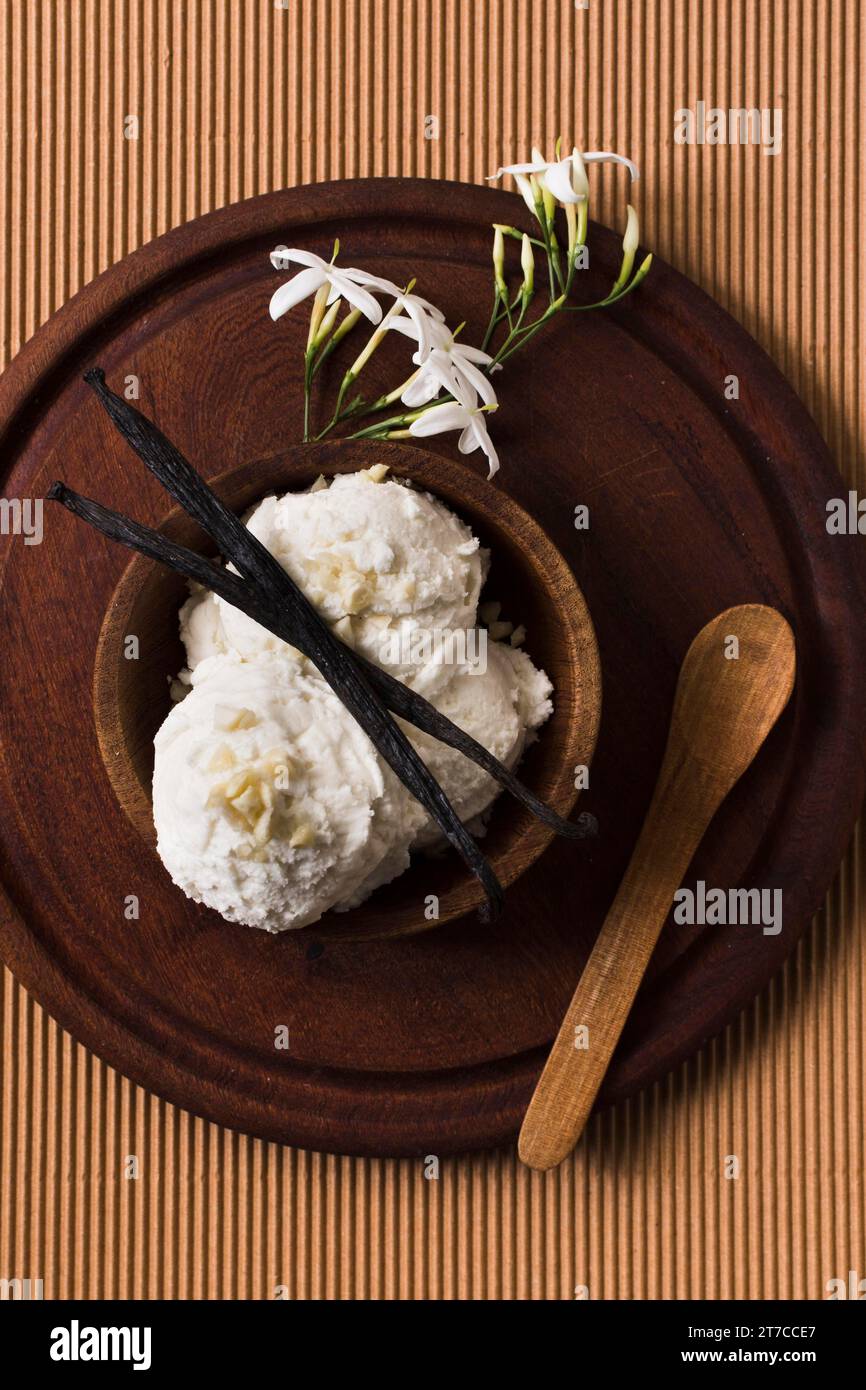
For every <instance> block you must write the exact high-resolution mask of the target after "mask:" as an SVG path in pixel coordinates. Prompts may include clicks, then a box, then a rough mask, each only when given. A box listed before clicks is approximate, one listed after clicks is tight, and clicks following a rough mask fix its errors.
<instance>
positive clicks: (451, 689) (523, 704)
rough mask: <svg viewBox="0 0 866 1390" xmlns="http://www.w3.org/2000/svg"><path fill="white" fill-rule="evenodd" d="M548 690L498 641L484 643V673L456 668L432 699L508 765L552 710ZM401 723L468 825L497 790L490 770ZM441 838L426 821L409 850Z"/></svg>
mask: <svg viewBox="0 0 866 1390" xmlns="http://www.w3.org/2000/svg"><path fill="white" fill-rule="evenodd" d="M551 690H552V687H551V684H550V681H549V680H548V679H547V676H546V675H545V674H544V672H543V671H539V670H538V668H537V667H536V666H533V664H532V662H531V661H530V659H529V657H528V656H527V655H526V653H525V652H522V651H519V650H518V649H517V648H515V647H510V646H507V645H506V644H505V643H502V642H488V644H487V669H486V671H483V672H482V671H473V670H472V669H471V668H467V667H463V668H460V669H458V670H456V671H455V672H454V674H453V675H452V677H451V680H450V681H449V683H448V685H447V686H446V687H445V689H444V690H443V691H442V693H441V694H440V695H438V696H437V697H436V698H435V699H434V700H433V702H432V703H433V704H435V706H436V708H437V709H438V710H439V711H440V713H442V714H444V715H446V716H447V717H448V718H449V719H450V720H451V722H452V723H453V724H457V725H458V726H459V727H460V728H461V729H463V730H464V731H465V732H466V733H467V734H471V735H472V737H473V738H474V739H476V740H477V742H478V743H480V744H483V746H484V747H485V748H486V749H488V751H489V752H491V753H492V754H493V755H494V757H496V758H498V759H499V761H500V762H501V763H504V764H505V766H506V767H508V768H513V767H515V766H516V764H517V763H518V762H519V760H520V757H521V754H522V753H523V750H524V748H525V746H526V741H527V737H528V736H529V735H531V733H532V732H533V731H534V730H535V729H537V728H538V727H539V725H540V724H543V723H544V721H545V719H547V717H548V715H549V714H550V713H551V711H552V708H553V706H552V705H551V702H550V694H551ZM405 727H406V732H407V733H408V734H409V736H410V738H411V740H412V742H413V743H414V745H415V747H416V748H417V749H418V752H419V753H420V754H421V757H422V758H423V759H424V761H425V763H426V764H427V766H428V767H429V768H430V771H431V772H432V773H433V776H434V777H435V778H436V780H437V782H438V783H439V784H440V786H441V787H442V788H443V790H444V791H445V793H446V795H447V796H448V799H449V801H450V802H451V804H452V805H453V807H454V809H455V811H456V812H457V814H458V816H459V817H460V819H461V820H462V821H464V822H467V823H469V822H471V821H474V820H475V819H476V818H477V817H478V816H480V815H481V814H482V812H484V811H486V810H487V808H488V807H489V805H490V803H491V802H492V801H493V799H494V797H495V796H496V795H497V792H498V791H499V785H498V783H497V782H494V780H493V778H492V777H491V776H490V775H489V773H487V772H483V771H482V769H481V768H480V767H479V766H478V764H477V763H474V762H471V761H470V759H469V758H465V757H464V756H463V754H462V753H458V752H457V750H456V749H455V748H449V747H448V745H447V744H445V743H440V742H439V740H438V739H435V738H431V736H430V735H429V734H425V733H422V732H420V731H419V730H418V729H414V728H411V727H410V726H409V725H406V726H405ZM473 828H475V829H477V827H473ZM442 838H443V837H442V835H441V832H440V831H439V828H438V826H437V825H436V824H435V822H434V821H432V820H429V819H427V820H425V823H424V825H423V826H422V827H421V829H420V830H419V832H418V834H417V835H416V836H415V839H414V841H413V844H412V848H413V849H417V848H424V847H432V846H434V845H438V844H440V843H441V842H442Z"/></svg>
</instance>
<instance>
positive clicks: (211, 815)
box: [153, 652, 425, 932]
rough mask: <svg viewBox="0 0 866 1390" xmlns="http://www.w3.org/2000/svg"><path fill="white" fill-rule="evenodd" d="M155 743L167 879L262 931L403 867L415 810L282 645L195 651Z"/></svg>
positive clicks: (332, 699)
mask: <svg viewBox="0 0 866 1390" xmlns="http://www.w3.org/2000/svg"><path fill="white" fill-rule="evenodd" d="M155 754H156V756H155V766H154V776H153V812H154V822H155V825H156V831H157V848H158V850H159V854H160V856H161V858H162V860H163V862H164V864H165V866H166V868H167V869H168V871H169V873H170V874H171V877H172V878H173V880H174V882H175V883H176V884H178V886H179V887H180V888H182V889H183V891H184V892H185V893H186V894H187V896H188V897H191V898H194V899H195V901H196V902H203V903H206V904H207V905H208V906H209V907H212V908H214V909H215V910H216V911H217V912H219V913H221V914H222V916H223V917H226V918H228V920H229V921H233V922H242V923H246V924H247V925H248V926H253V927H264V928H266V929H267V930H268V931H274V932H275V931H284V930H286V929H287V928H291V927H303V926H306V925H308V924H309V923H310V922H315V921H316V920H317V919H318V918H319V917H320V916H321V915H322V913H323V912H325V911H327V909H328V908H330V907H332V906H333V905H334V904H335V903H337V902H340V901H343V900H346V901H353V900H354V898H355V897H356V895H357V893H358V890H359V888H360V886H361V885H362V884H363V883H365V882H370V883H371V884H373V886H376V885H377V884H378V883H383V882H387V881H388V879H389V878H391V877H393V876H395V875H396V874H398V873H401V872H402V871H403V869H405V868H406V866H407V864H408V862H409V852H408V844H409V839H410V838H411V833H412V832H414V830H416V829H417V828H418V827H419V826H420V825H421V824H422V823H423V821H424V819H425V813H424V811H423V810H422V808H421V807H420V806H419V805H418V803H417V802H411V799H409V800H408V801H407V798H406V797H405V796H404V795H403V788H402V785H401V783H400V782H399V780H398V779H397V778H396V777H395V776H394V774H393V773H392V772H391V770H390V768H388V767H387V766H386V765H385V764H384V763H383V762H382V760H381V759H380V758H379V756H378V755H377V753H376V750H375V749H374V747H373V745H372V744H371V742H370V740H369V739H368V738H367V735H366V734H365V733H364V732H363V731H362V729H361V728H360V727H359V726H358V724H357V723H356V722H355V720H354V719H353V718H352V716H351V715H350V714H349V713H348V711H347V710H346V709H345V707H344V705H343V704H342V703H341V701H340V700H339V699H338V698H337V697H336V696H335V695H334V694H333V692H332V691H331V690H330V689H329V687H328V686H327V685H326V683H325V682H324V681H323V680H322V678H321V676H320V675H319V674H318V672H317V671H316V670H315V669H314V668H313V667H312V666H311V665H310V664H309V663H308V662H306V661H304V660H303V659H299V658H295V657H292V656H291V655H290V654H289V655H286V654H282V653H268V652H265V653H260V654H259V655H258V657H257V658H256V660H255V661H254V662H249V661H244V660H242V659H241V658H240V657H238V656H237V655H234V654H228V655H225V654H224V655H217V656H213V657H209V658H207V659H206V660H204V661H202V662H200V663H199V665H198V666H197V667H196V670H195V672H194V673H193V676H192V687H191V689H190V691H189V693H188V694H187V696H186V698H185V699H184V700H183V701H182V702H181V703H179V704H178V705H176V706H175V708H174V709H173V710H172V711H171V712H170V714H169V715H168V717H167V718H166V720H165V722H164V724H163V725H162V727H161V729H160V730H159V732H158V734H157V736H156V739H155ZM410 802H411V804H410ZM407 832H410V833H409V834H408V837H407Z"/></svg>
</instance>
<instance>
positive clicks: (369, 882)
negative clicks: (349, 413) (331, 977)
mask: <svg viewBox="0 0 866 1390" xmlns="http://www.w3.org/2000/svg"><path fill="white" fill-rule="evenodd" d="M245 520H246V524H247V526H248V527H249V528H250V530H251V531H252V532H253V533H254V534H255V535H256V536H257V537H258V538H259V539H260V540H261V541H262V542H263V544H265V545H266V546H267V548H268V549H269V550H270V551H271V552H272V553H273V554H274V555H275V556H276V558H277V559H278V560H279V561H280V564H281V565H282V566H283V567H284V569H286V570H287V571H288V573H289V574H290V575H291V576H292V578H293V579H294V580H295V581H296V583H297V584H298V585H299V586H300V587H301V588H302V589H303V591H304V593H305V594H306V595H307V597H308V598H309V599H310V601H311V602H312V603H313V604H314V606H315V607H316V608H317V610H318V611H319V613H320V614H321V615H322V617H323V618H324V619H325V621H326V622H327V623H328V624H329V625H330V626H331V628H332V630H333V631H334V632H335V633H336V634H337V635H338V636H339V637H341V638H342V640H343V641H345V642H347V643H348V644H349V645H350V646H351V647H353V648H354V649H355V650H356V651H358V652H360V653H362V654H363V655H364V656H366V657H367V658H368V659H369V660H371V661H374V662H376V663H377V664H379V665H381V666H386V667H387V668H388V669H389V670H390V671H391V672H392V673H393V674H394V675H395V676H397V677H398V678H399V679H400V680H402V681H404V682H406V683H407V684H409V685H411V686H412V687H413V688H414V689H415V690H417V691H418V693H419V694H422V695H423V696H424V697H425V699H427V700H429V701H430V702H431V703H432V704H433V705H435V707H436V708H437V709H439V710H440V711H441V712H442V713H443V714H445V715H447V717H448V718H449V719H451V720H452V721H453V722H454V723H455V724H458V725H459V726H460V727H461V728H462V729H464V730H465V731H466V732H467V733H469V734H471V735H472V736H473V737H474V738H475V739H477V740H478V742H479V743H482V744H483V745H484V746H485V747H486V748H488V749H489V750H490V751H491V752H492V753H493V754H494V755H495V756H496V757H497V758H498V759H499V760H500V761H501V762H503V763H505V764H506V765H507V766H508V767H513V766H515V764H516V763H517V761H518V760H519V758H520V757H521V755H522V753H523V751H524V748H525V747H526V745H527V743H528V742H529V741H530V740H531V739H532V738H533V737H534V736H535V732H536V730H537V729H538V728H539V727H540V725H541V724H543V723H544V721H545V720H546V719H547V718H548V716H549V715H550V713H551V710H552V705H551V699H550V696H551V685H550V681H549V680H548V679H547V676H546V675H545V674H544V672H543V671H540V670H539V669H538V668H537V667H536V666H535V665H534V664H533V663H532V661H531V659H530V658H529V656H528V655H527V654H526V653H525V652H524V651H523V650H522V647H521V645H520V644H521V642H522V639H523V636H524V634H523V633H522V631H520V630H518V631H517V632H515V631H514V630H513V629H512V628H511V625H510V624H509V623H507V622H505V621H503V619H502V617H501V616H500V614H499V611H498V605H496V604H492V605H481V611H482V615H483V616H484V617H485V618H486V619H487V626H486V627H484V628H479V627H478V619H479V601H480V597H481V590H482V587H483V585H484V581H485V579H486V577H487V570H488V567H489V556H488V554H487V552H486V551H484V550H483V549H482V548H481V547H480V545H479V543H478V540H477V539H476V538H475V537H474V536H473V534H472V532H471V529H470V528H469V527H468V526H467V525H466V524H465V523H464V522H463V521H461V520H460V518H459V517H457V516H456V515H455V514H454V513H453V512H452V511H451V510H450V508H448V507H447V506H446V505H445V504H444V503H443V502H441V501H440V500H439V499H437V498H435V497H432V496H431V495H430V494H428V493H425V492H423V491H421V490H420V489H417V488H415V487H412V486H410V485H407V484H406V483H403V482H398V481H396V480H394V479H391V478H389V477H388V476H387V469H386V468H385V467H384V466H383V465H379V466H377V467H374V468H371V469H365V470H363V471H362V472H357V473H347V474H340V475H338V476H337V477H335V478H334V479H333V481H332V482H331V483H330V484H327V483H326V482H325V481H324V479H320V480H319V481H318V482H317V483H316V484H315V485H314V486H313V488H311V489H310V490H309V491H306V492H297V493H286V494H285V495H284V496H281V497H276V496H269V497H266V498H265V499H264V500H263V501H262V502H260V503H259V504H258V506H256V507H255V508H253V510H252V511H251V512H250V514H249V515H248V516H247V517H246V518H245ZM180 627H181V637H182V639H183V642H184V646H185V649H186V653H187V666H186V668H185V669H184V670H183V671H182V672H181V673H180V675H179V677H178V680H177V681H176V682H174V685H173V693H174V695H175V698H176V699H177V703H176V704H175V706H174V708H173V709H172V710H171V711H170V713H169V715H168V716H167V718H166V720H165V722H164V723H163V725H162V727H161V728H160V730H159V732H158V734H157V736H156V740H155V755H156V756H155V768H154V782H153V805H154V820H155V824H156V829H157V843H158V849H159V853H160V855H161V857H162V859H163V862H164V863H165V865H166V868H167V869H168V871H169V873H170V874H171V876H172V878H173V879H174V881H175V883H177V884H178V886H179V887H181V888H182V889H183V891H184V892H185V893H186V894H187V895H188V896H189V897H191V898H193V899H195V900H196V901H198V902H204V903H206V904H207V905H208V906H209V907H212V908H214V909H215V910H216V911H218V912H220V913H221V914H222V915H223V916H224V917H226V918H228V919H229V920H230V921H235V922H240V923H245V924H247V925H249V926H257V927H262V928H264V929H266V930H268V931H271V932H279V931H285V930H288V929H291V928H296V927H303V926H307V925H309V924H310V923H312V922H314V921H316V920H318V918H319V917H321V916H322V914H323V913H325V912H327V911H328V910H329V909H331V908H337V909H340V908H345V907H349V906H354V905H356V904H357V903H358V902H360V901H363V899H364V898H366V897H367V896H369V894H370V893H371V892H373V891H374V890H375V888H377V887H379V886H380V885H381V884H384V883H386V882H388V881H390V879H392V878H395V877H396V876H397V875H398V874H400V873H402V872H403V871H404V870H405V869H406V868H407V867H408V864H409V855H410V852H411V851H414V850H417V849H429V848H432V847H434V846H435V845H437V844H438V843H440V842H441V837H440V835H439V831H438V829H437V827H436V826H435V825H434V823H433V822H432V821H430V820H429V819H428V817H427V815H426V813H425V811H424V810H423V808H422V807H421V806H420V805H419V804H418V802H417V801H416V800H415V799H414V798H413V797H412V795H411V794H410V793H409V792H408V791H407V789H406V788H405V787H404V786H403V784H402V783H401V782H400V780H399V779H398V778H397V777H396V776H395V775H394V773H393V772H392V771H391V769H390V768H389V767H388V766H387V764H386V763H385V762H384V761H383V759H382V758H381V757H380V756H379V754H378V753H377V751H376V750H375V749H374V747H373V745H372V743H371V742H370V740H369V739H368V737H367V735H366V734H365V733H364V732H363V731H362V730H361V728H360V727H359V726H358V724H357V723H356V722H355V720H354V719H353V718H352V716H351V715H350V714H349V713H348V711H347V710H346V709H345V707H344V706H343V705H342V703H341V702H340V700H339V699H338V698H337V696H336V695H334V694H333V692H332V691H331V690H330V688H329V686H328V685H327V683H326V682H325V681H324V679H323V678H322V677H321V675H320V674H319V672H318V671H317V670H316V668H315V666H314V665H313V664H312V663H311V662H310V661H308V660H307V659H306V658H305V657H303V656H301V654H300V653H299V652H297V651H296V650H295V649H294V648H293V647H290V646H288V645H287V644H286V643H285V642H283V641H281V640H280V639H279V638H278V637H276V636H275V635H273V634H272V633H270V632H268V631H267V630H266V629H265V628H262V627H261V626H259V625H258V624H257V623H255V622H254V621H253V620H252V619H251V618H249V617H247V616H246V615H245V614H243V613H241V612H240V611H239V610H238V609H235V608H232V607H231V606H230V605H229V604H228V603H226V602H225V601H224V600H222V599H220V598H218V597H216V596H215V595H213V594H212V593H210V592H209V591H206V590H201V589H196V590H195V591H194V592H193V593H192V594H191V596H190V598H189V599H188V600H187V602H186V603H185V604H184V605H183V607H182V609H181V614H180ZM434 639H435V640H434ZM399 722H400V723H401V725H402V727H403V728H404V730H405V732H406V733H407V735H408V736H409V737H410V738H411V740H412V742H413V744H414V745H415V747H416V748H417V750H418V752H419V753H420V755H421V757H422V758H423V759H424V760H425V762H427V764H428V766H429V767H430V769H431V771H432V772H433V774H434V776H435V777H436V779H437V780H438V781H439V782H440V784H441V785H442V787H443V789H444V790H445V792H446V794H447V795H448V797H449V799H450V800H451V801H452V803H453V805H454V808H455V810H456V812H457V814H458V816H460V818H461V819H462V820H464V821H466V822H467V823H468V824H470V825H471V828H472V829H473V830H474V831H475V832H476V833H477V832H478V831H479V829H482V828H483V827H481V826H480V825H479V818H480V817H483V815H484V814H485V813H486V812H487V811H488V809H489V807H490V806H491V804H492V802H493V800H494V798H495V796H496V794H497V791H498V786H497V784H496V783H495V782H494V780H493V779H492V778H491V777H490V776H489V775H488V774H487V773H485V772H483V771H482V770H481V769H480V768H479V767H478V766H477V765H476V764H475V763H474V762H472V761H470V760H469V759H468V758H466V757H464V755H463V754H462V753H459V752H457V751H456V750H454V749H451V748H449V747H447V746H446V745H444V744H442V743H440V742H439V741H438V740H436V739H434V738H432V737H430V736H429V735H426V734H424V733H422V732H420V731H419V730H417V729H415V728H414V726H412V725H409V724H406V723H404V722H403V721H399Z"/></svg>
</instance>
